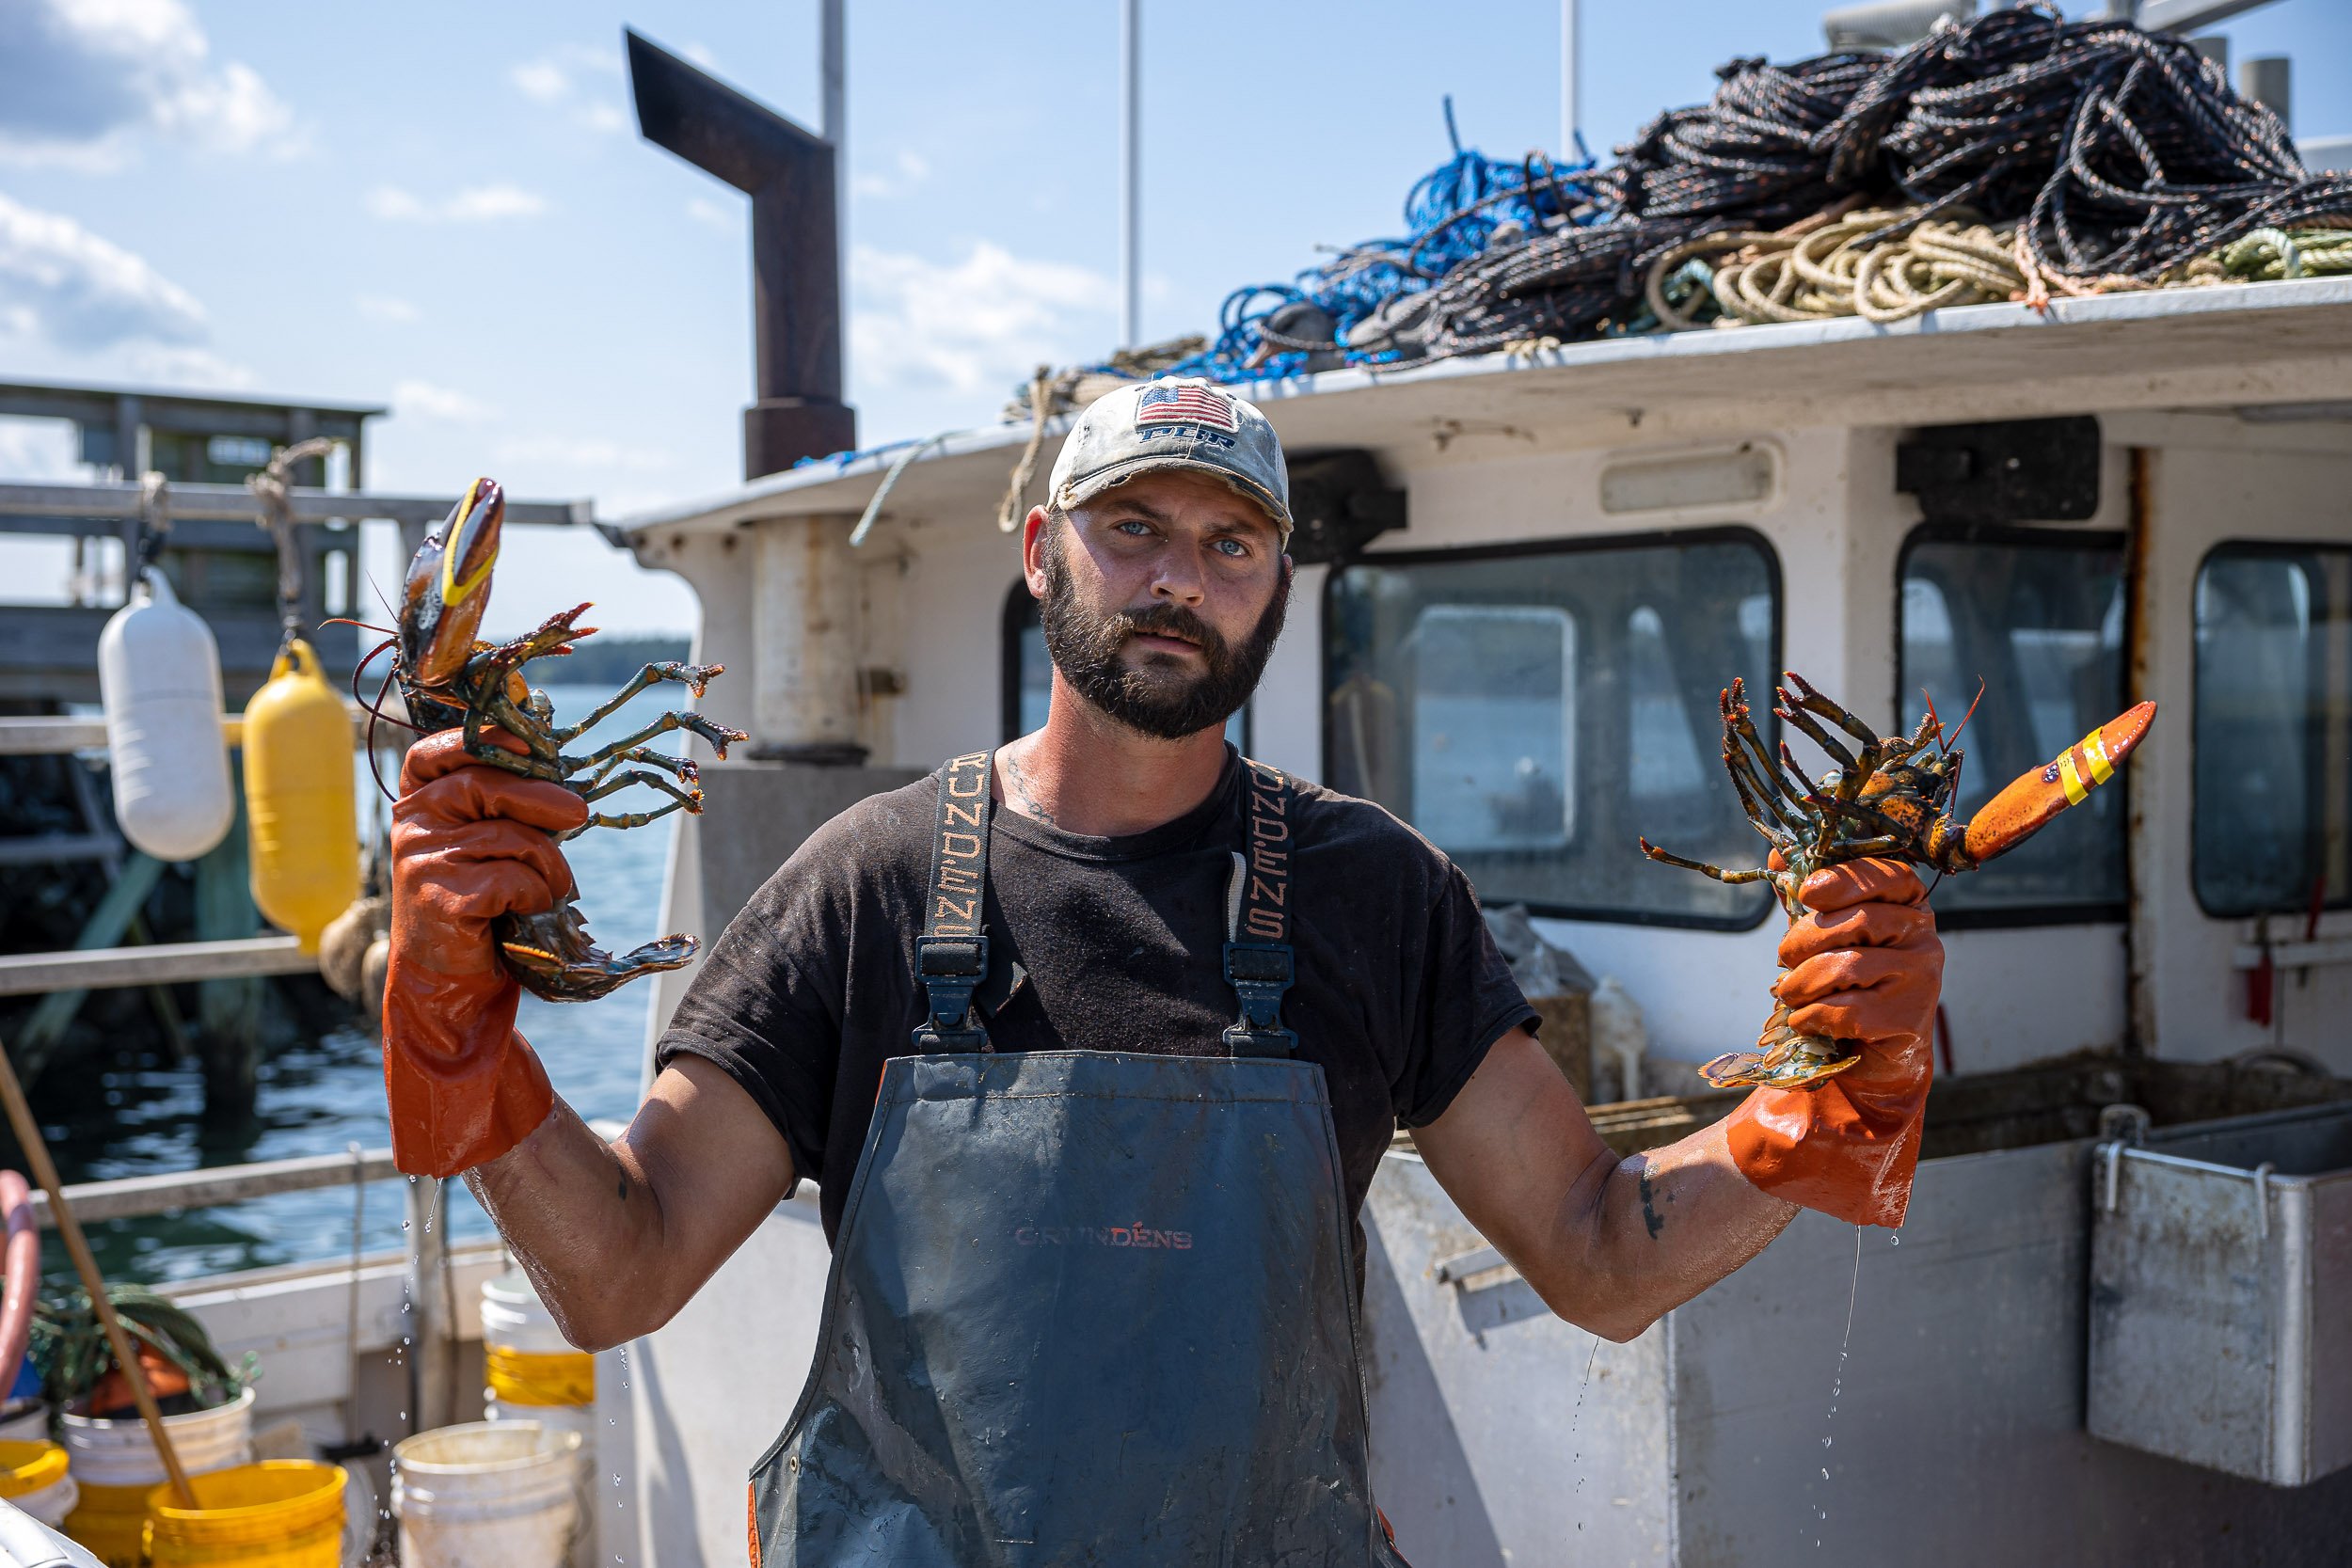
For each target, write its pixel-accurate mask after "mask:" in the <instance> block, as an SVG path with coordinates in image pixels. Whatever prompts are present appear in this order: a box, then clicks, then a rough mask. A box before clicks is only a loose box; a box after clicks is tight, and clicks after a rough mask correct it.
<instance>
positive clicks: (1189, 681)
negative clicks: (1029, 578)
mask: <svg viewBox="0 0 2352 1568" xmlns="http://www.w3.org/2000/svg"><path fill="white" fill-rule="evenodd" d="M1064 543H1065V542H1064V541H1063V540H1061V539H1058V538H1057V539H1051V540H1048V541H1047V542H1046V546H1045V549H1044V550H1043V552H1042V555H1043V564H1044V568H1045V597H1044V599H1043V601H1042V603H1041V606H1040V609H1039V619H1040V621H1041V623H1042V625H1043V627H1044V631H1045V651H1046V652H1047V653H1049V654H1051V655H1052V656H1053V659H1054V667H1055V668H1056V669H1057V670H1059V671H1060V672H1061V674H1062V679H1064V680H1066V681H1068V682H1069V683H1070V685H1071V687H1072V689H1074V690H1075V691H1076V692H1077V693H1078V695H1079V696H1081V697H1084V698H1085V699H1086V700H1087V701H1088V702H1089V703H1091V704H1093V705H1095V706H1096V707H1098V708H1101V709H1102V710H1103V711H1104V713H1107V714H1109V715H1110V716H1111V717H1112V718H1113V719H1116V720H1118V721H1120V723H1122V724H1124V725H1126V726H1127V727H1128V728H1129V729H1131V730H1135V731H1137V732H1139V733H1141V734H1143V735H1148V736H1152V738H1153V739H1156V740H1182V739H1184V737H1185V736H1190V735H1197V734H1199V733H1200V731H1202V730H1205V729H1209V728H1211V727H1213V726H1215V725H1218V724H1222V723H1223V722H1225V721H1226V720H1228V719H1230V718H1232V716H1233V713H1234V711H1235V710H1236V709H1238V708H1239V707H1240V706H1241V705H1242V704H1244V703H1246V702H1248V700H1249V694H1250V692H1252V691H1254V690H1256V689H1257V686H1258V677H1259V676H1260V675H1262V674H1263V673H1265V661H1266V659H1267V658H1268V657H1270V656H1271V655H1272V654H1273V652H1274V641H1275V639H1276V638H1278V637H1279V636H1281V635H1282V617H1283V615H1284V614H1285V612H1287V611H1288V610H1289V608H1290V596H1291V592H1290V591H1291V585H1290V574H1289V573H1288V572H1284V573H1282V575H1281V576H1280V578H1279V579H1277V581H1276V583H1275V585H1274V599H1273V602H1272V603H1270V604H1268V605H1267V606H1266V608H1265V613H1264V614H1263V615H1261V616H1259V617H1258V624H1257V626H1255V627H1254V628H1252V630H1251V631H1250V633H1249V636H1248V638H1247V639H1246V640H1245V641H1243V642H1242V644H1241V645H1240V646H1239V647H1238V648H1236V647H1234V646H1232V644H1230V643H1228V642H1227V641H1225V639H1224V638H1223V637H1221V636H1219V635H1218V634H1217V632H1216V628H1215V627H1213V626H1210V625H1209V624H1208V623H1207V622H1206V621H1203V620H1202V619H1200V616H1198V615H1196V614H1194V613H1193V612H1192V611H1191V610H1186V609H1185V608H1184V606H1182V605H1176V604H1166V603H1160V604H1153V605H1149V606H1146V607H1145V608H1143V609H1141V610H1116V611H1113V612H1112V613H1110V614H1108V615H1097V614H1096V613H1094V612H1093V611H1091V610H1089V609H1088V608H1087V607H1086V606H1085V605H1082V604H1080V603H1079V602H1078V594H1077V590H1076V588H1075V586H1074V585H1073V583H1072V582H1071V580H1070V571H1069V567H1068V566H1067V565H1066V564H1065V563H1064V562H1063V560H1062V553H1061V552H1062V548H1063V545H1064ZM1137 633H1144V634H1153V635H1161V636H1170V637H1182V638H1184V639H1185V640H1187V641H1191V642H1192V643H1194V644H1195V645H1196V646H1198V647H1199V648H1200V658H1201V662H1202V663H1203V664H1204V665H1205V666H1206V668H1205V669H1204V670H1203V671H1202V672H1201V673H1200V674H1199V675H1193V676H1187V675H1185V674H1184V672H1183V671H1182V670H1181V668H1180V667H1179V666H1178V663H1177V658H1176V656H1173V655H1158V654H1152V655H1146V656H1145V657H1144V658H1143V661H1142V662H1141V664H1140V665H1138V666H1136V667H1135V668H1132V669H1131V668H1129V667H1128V666H1127V665H1126V664H1125V663H1124V662H1123V660H1122V658H1121V655H1122V653H1123V652H1124V650H1125V646H1126V641H1127V639H1128V638H1129V637H1130V636H1133V635H1136V634H1137Z"/></svg>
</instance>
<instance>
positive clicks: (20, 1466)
mask: <svg viewBox="0 0 2352 1568" xmlns="http://www.w3.org/2000/svg"><path fill="white" fill-rule="evenodd" d="M0 1497H5V1498H7V1499H8V1501H9V1502H11V1503H13V1504H15V1505H16V1507H17V1508H18V1509H19V1510H20V1511H21V1512H23V1513H29V1514H31V1515H32V1516H33V1517H34V1518H36V1519H39V1520H40V1522H41V1523H42V1524H44V1525H47V1526H49V1527H50V1528H53V1529H54V1528H56V1527H57V1526H59V1525H61V1524H63V1523H65V1516H66V1515H67V1514H69V1513H72V1512H73V1505H74V1504H75V1503H76V1502H78V1501H80V1500H81V1488H80V1487H78V1486H76V1485H75V1484H74V1481H73V1478H72V1476H70V1475H68V1474H67V1473H66V1458H65V1449H63V1448H61V1447H60V1446H58V1445H57V1444H56V1443H47V1442H41V1443H26V1442H22V1441H18V1440H15V1439H0Z"/></svg>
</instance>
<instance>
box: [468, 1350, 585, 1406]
mask: <svg viewBox="0 0 2352 1568" xmlns="http://www.w3.org/2000/svg"><path fill="white" fill-rule="evenodd" d="M483 1359H484V1362H485V1368H484V1370H485V1371H486V1372H487V1373H488V1374H489V1376H488V1382H489V1385H490V1397H491V1398H492V1399H495V1400H497V1401H499V1402H501V1403H502V1404H536V1405H548V1404H593V1403H595V1402H596V1357H595V1356H593V1355H590V1354H588V1353H587V1352H586V1351H567V1352H562V1353H534V1352H532V1351H520V1350H509V1349H507V1348H506V1347H505V1346H504V1345H492V1346H490V1347H488V1349H487V1350H486V1351H485V1354H484V1356H483Z"/></svg>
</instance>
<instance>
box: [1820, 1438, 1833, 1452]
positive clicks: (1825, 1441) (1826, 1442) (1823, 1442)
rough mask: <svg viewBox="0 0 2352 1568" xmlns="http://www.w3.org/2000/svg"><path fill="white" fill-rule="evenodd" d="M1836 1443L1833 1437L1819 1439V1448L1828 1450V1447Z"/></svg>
mask: <svg viewBox="0 0 2352 1568" xmlns="http://www.w3.org/2000/svg"><path fill="white" fill-rule="evenodd" d="M1836 1441H1837V1439H1836V1438H1835V1437H1824V1438H1822V1439H1821V1447H1823V1448H1825V1449H1826V1448H1828V1447H1829V1446H1830V1445H1831V1444H1832V1443H1835V1442H1836Z"/></svg>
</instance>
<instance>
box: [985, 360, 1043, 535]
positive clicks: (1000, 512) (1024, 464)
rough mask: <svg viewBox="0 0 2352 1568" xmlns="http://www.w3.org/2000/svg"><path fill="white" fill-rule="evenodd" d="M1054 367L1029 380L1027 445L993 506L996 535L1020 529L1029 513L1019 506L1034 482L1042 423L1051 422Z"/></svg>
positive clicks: (1022, 506) (1038, 372)
mask: <svg viewBox="0 0 2352 1568" xmlns="http://www.w3.org/2000/svg"><path fill="white" fill-rule="evenodd" d="M1053 382H1054V367H1053V366H1051V365H1040V366H1039V367H1038V368H1037V373H1036V374H1035V375H1033V376H1031V377H1030V378H1029V444H1028V445H1027V446H1025V447H1024V448H1023V449H1022V450H1021V461H1020V462H1019V463H1018V464H1016V465H1014V467H1013V470H1012V483H1009V484H1008V485H1006V486H1005V499H1003V500H1002V501H999V502H998V503H997V506H996V531H997V532H999V533H1010V532H1011V531H1013V530H1014V529H1016V528H1019V527H1020V526H1021V519H1022V518H1023V517H1025V516H1026V515H1028V512H1029V509H1028V508H1027V507H1026V506H1024V505H1023V504H1022V501H1023V500H1024V499H1025V498H1026V497H1027V495H1028V493H1029V482H1030V481H1031V480H1033V479H1035V478H1037V455H1038V453H1039V452H1041V451H1044V450H1045V421H1046V420H1050V419H1052V418H1053V417H1054V416H1053V404H1052V402H1051V401H1050V400H1049V399H1048V398H1047V397H1046V395H1045V393H1046V389H1047V388H1049V387H1051V386H1052V385H1053Z"/></svg>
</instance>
